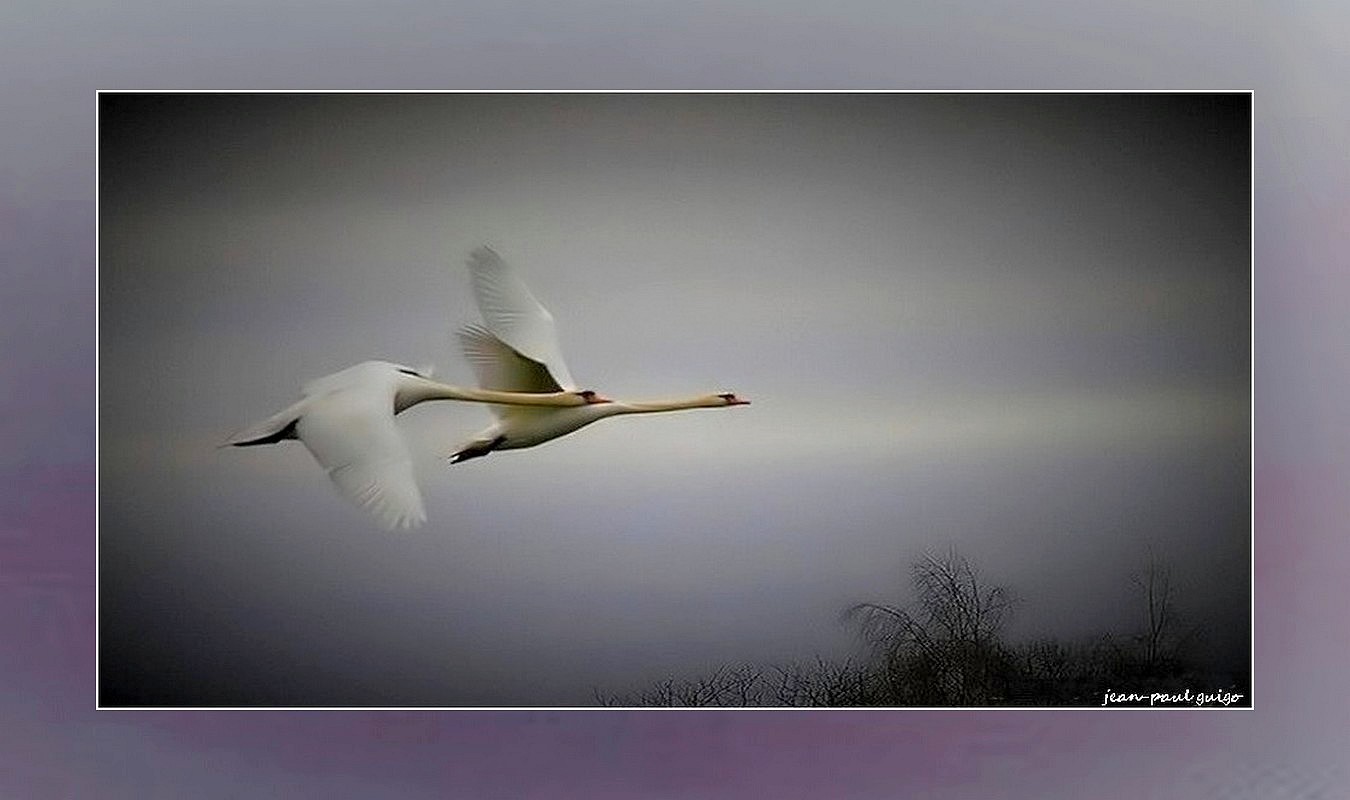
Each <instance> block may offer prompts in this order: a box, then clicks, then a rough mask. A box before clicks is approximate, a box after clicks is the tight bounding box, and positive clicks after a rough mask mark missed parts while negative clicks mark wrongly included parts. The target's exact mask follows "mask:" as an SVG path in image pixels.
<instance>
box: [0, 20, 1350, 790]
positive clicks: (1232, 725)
mask: <svg viewBox="0 0 1350 800" xmlns="http://www.w3.org/2000/svg"><path fill="white" fill-rule="evenodd" d="M826 9H827V7H826V6H822V5H818V4H805V3H772V4H770V3H750V2H742V3H736V4H714V3H673V2H655V3H644V4H623V3H611V2H595V1H591V2H571V3H521V2H507V3H455V4H431V3H424V2H409V3H396V4H388V5H384V6H381V7H379V8H378V9H377V8H375V7H369V8H365V7H361V6H356V5H349V4H334V5H327V6H320V5H318V4H299V3H292V4H276V3H257V2H244V3H236V4H232V5H230V6H228V7H221V8H213V9H208V8H205V7H197V6H186V5H185V6H179V7H158V6H156V5H153V4H148V3H141V2H133V3H127V4H120V5H102V4H94V3H82V2H70V3H60V4H44V5H38V4H35V3H27V2H21V3H18V4H9V5H7V6H6V7H5V10H3V11H0V81H3V91H0V119H3V120H4V126H3V128H0V130H3V135H2V136H0V264H3V269H4V275H5V282H4V292H3V301H0V302H2V303H3V305H2V306H0V344H2V345H3V358H0V404H3V409H4V416H3V421H2V422H0V430H3V442H2V444H3V446H2V447H0V459H3V462H2V463H3V470H4V479H5V490H4V495H3V497H4V500H3V506H2V507H3V510H4V515H3V518H0V588H2V589H3V591H2V592H0V597H2V598H3V599H2V600H0V665H3V673H0V674H3V678H4V681H3V687H0V796H4V797H22V798H30V797H31V798H48V797H72V798H74V797H79V798H85V797H113V798H119V797H128V798H130V797H137V798H140V797H208V798H214V797H291V796H326V797H333V798H337V797H376V796H399V797H550V798H554V797H571V796H575V797H590V798H606V797H625V798H627V797H653V798H655V797H660V798H672V797H701V798H706V797H745V796H771V797H782V798H794V797H802V798H805V797H842V798H882V797H923V798H977V797H978V798H983V797H991V796H997V797H1015V798H1023V797H1025V798H1071V797H1072V798H1077V797H1101V798H1117V797H1118V798H1139V797H1184V798H1253V799H1255V798H1335V797H1341V796H1344V795H1345V792H1346V787H1347V785H1348V784H1350V780H1348V777H1350V776H1347V775H1346V773H1345V768H1344V767H1342V766H1341V762H1342V760H1343V756H1344V753H1346V752H1350V724H1347V720H1350V700H1347V699H1346V697H1347V693H1346V690H1345V688H1344V687H1343V686H1341V685H1340V684H1341V680H1340V675H1341V674H1342V673H1343V672H1344V668H1345V667H1346V666H1347V664H1350V635H1347V634H1350V623H1347V622H1346V616H1345V613H1344V609H1345V605H1346V602H1345V601H1346V597H1345V586H1346V581H1345V575H1346V574H1347V571H1350V538H1347V536H1346V535H1345V531H1344V530H1343V528H1344V520H1346V519H1350V513H1347V512H1350V493H1347V492H1346V491H1345V487H1346V485H1347V482H1350V448H1347V435H1348V434H1350V428H1348V427H1347V419H1346V410H1345V403H1344V401H1343V398H1344V397H1345V396H1346V394H1347V391H1346V390H1347V388H1350V387H1347V386H1346V384H1347V383H1348V382H1350V371H1348V370H1347V369H1346V367H1347V366H1350V364H1347V361H1350V355H1347V353H1346V352H1345V351H1344V350H1343V348H1344V347H1345V346H1346V343H1347V342H1350V317H1348V316H1347V315H1346V314H1345V307H1346V294H1347V291H1348V290H1350V278H1348V277H1347V275H1350V272H1347V270H1346V264H1345V257H1344V253H1345V238H1346V234H1347V230H1348V223H1350V216H1348V214H1350V203H1347V199H1348V198H1347V195H1348V194H1350V189H1347V187H1350V161H1348V160H1347V159H1348V157H1347V150H1346V148H1345V144H1344V132H1345V130H1346V129H1347V124H1350V106H1348V105H1347V99H1346V95H1345V93H1344V91H1343V83H1344V81H1343V77H1342V76H1344V75H1345V74H1347V73H1350V55H1348V53H1347V49H1346V47H1345V45H1344V36H1343V35H1342V34H1341V33H1340V32H1341V31H1343V30H1344V29H1345V26H1346V23H1347V21H1350V20H1347V19H1346V17H1347V16H1350V15H1348V14H1347V12H1346V11H1345V10H1344V8H1343V6H1341V5H1340V4H1334V3H1330V2H1323V3H1315V2H1302V3H1281V4H1275V3H1251V4H1243V5H1239V6H1233V7H1222V8H1217V7H1214V6H1212V5H1210V4H1202V3H1199V2H1180V3H1177V2H1169V3H1162V2H1147V3H1135V4H1130V5H1128V6H1125V5H1105V4H1101V7H1098V4H1093V3H1075V4H1064V3H1055V2H1038V3H1032V4H1022V5H1017V6H1005V5H992V6H991V5H989V4H975V3H968V2H963V1H962V2H955V3H946V4H942V5H941V6H931V7H928V8H926V9H923V10H918V11H914V10H908V9H904V8H902V7H901V6H899V5H893V4H883V3H874V4H873V3H846V4H843V5H835V6H832V7H829V10H826ZM268 87H277V88H283V87H284V88H511V87H522V88H523V87H529V88H582V87H585V88H595V87H606V88H672V87H678V88H715V87H722V88H745V87H752V88H779V87H781V88H841V87H853V88H862V87H868V88H871V87H894V88H1250V89H1254V90H1255V92H1256V95H1255V127H1256V131H1255V180H1256V195H1255V258H1256V273H1255V284H1254V285H1255V297H1256V303H1255V328H1256V340H1255V349H1254V351H1255V398H1254V409H1255V415H1256V426H1255V493H1256V498H1255V517H1256V520H1255V522H1256V554H1255V555H1256V584H1255V594H1256V613H1255V626H1256V662H1255V673H1254V680H1255V684H1256V691H1255V694H1256V695H1257V696H1258V697H1259V698H1260V699H1259V702H1258V707H1257V708H1256V710H1254V711H1247V712H1242V711H1232V712H1217V713H1216V712H1213V711H1206V712H1185V711H1168V712H1163V713H1146V712H1122V713H1110V714H1101V713H1094V712H1072V713H1070V712H998V713H990V712H984V713H980V712H831V713H821V712H751V713H735V712H662V713H658V712H585V713H564V712H556V713H554V712H495V713H494V712H457V713H398V714H384V713H336V712H308V713H279V712H229V713H191V712H98V711H95V710H94V641H93V638H94V588H93V583H94V555H95V552H94V550H95V548H94V514H95V511H94V508H95V503H94V492H95V464H94V455H95V453H94V419H95V400H94V390H95V380H94V352H95V350H94V330H95V320H94V314H95V287H94V198H93V188H94V135H93V123H94V110H95V95H94V92H95V90H96V89H99V88H268Z"/></svg>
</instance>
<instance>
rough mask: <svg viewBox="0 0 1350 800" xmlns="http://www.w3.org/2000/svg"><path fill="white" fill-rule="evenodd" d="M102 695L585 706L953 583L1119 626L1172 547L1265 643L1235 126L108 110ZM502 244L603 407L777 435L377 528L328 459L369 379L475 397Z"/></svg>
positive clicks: (453, 430)
mask: <svg viewBox="0 0 1350 800" xmlns="http://www.w3.org/2000/svg"><path fill="white" fill-rule="evenodd" d="M101 106H102V111H101V116H100V235H101V242H100V272H99V291H100V349H99V357H100V418H99V422H100V459H101V461H100V481H101V482H100V509H99V510H100V528H99V531H100V558H101V561H100V566H101V570H100V615H101V630H100V647H101V650H100V656H101V680H102V691H103V696H102V700H103V702H104V703H105V704H108V703H113V704H116V703H119V702H126V703H132V704H139V703H150V704H191V705H215V704H221V705H229V704H266V705H305V704H334V705H364V704H417V705H574V704H586V703H589V702H591V701H592V699H593V698H592V691H593V689H596V688H599V689H601V690H603V691H614V692H622V691H625V690H629V689H636V688H640V687H642V686H644V685H645V684H647V683H650V682H651V681H654V680H656V679H659V678H661V677H665V676H668V675H680V674H689V673H693V672H706V671H709V670H711V669H712V668H714V667H716V666H717V665H718V664H719V663H722V662H724V661H729V660H738V661H739V660H748V661H754V662H759V663H772V662H779V661H784V660H787V659H792V658H803V657H811V656H813V655H814V654H816V653H822V654H826V655H838V654H842V653H844V652H846V651H847V650H848V649H849V648H850V647H851V646H853V638H852V635H851V633H850V631H849V630H848V629H847V628H844V627H843V626H841V625H840V623H839V620H838V614H839V612H840V610H841V609H842V608H844V607H845V606H846V605H848V604H849V603H852V602H856V601H859V600H883V601H891V602H903V601H905V600H906V599H907V595H906V592H907V589H908V587H907V585H906V583H905V571H906V569H907V565H908V564H909V562H910V561H911V560H912V559H913V558H915V557H916V556H918V555H919V554H921V553H922V552H924V551H925V550H945V549H946V548H947V547H949V546H955V547H957V548H959V549H960V550H961V551H962V552H963V553H965V554H966V555H968V556H970V557H971V558H972V559H973V560H974V561H975V562H976V563H977V564H978V565H979V566H980V567H981V568H982V570H983V571H984V573H985V575H986V576H988V577H989V578H990V579H991V580H994V581H997V582H1000V583H1006V584H1008V585H1010V586H1011V587H1013V588H1014V589H1015V590H1016V591H1017V593H1018V594H1019V595H1020V596H1021V597H1022V598H1023V602H1022V605H1021V607H1020V608H1019V611H1018V615H1017V617H1016V619H1015V622H1014V633H1015V634H1017V635H1019V636H1027V635H1035V634H1040V633H1047V634H1054V635H1059V636H1065V637H1072V636H1078V635H1086V634H1096V633H1101V632H1104V631H1106V630H1118V631H1125V630H1128V629H1130V628H1131V627H1132V626H1133V625H1135V624H1136V623H1137V621H1138V614H1139V606H1138V605H1137V604H1136V603H1135V601H1134V600H1133V599H1132V597H1131V595H1130V586H1129V575H1130V573H1131V572H1132V571H1134V570H1136V569H1138V568H1139V567H1140V566H1141V565H1142V563H1143V562H1144V560H1145V558H1146V549H1147V548H1149V547H1152V548H1154V549H1155V550H1156V551H1157V552H1159V553H1160V554H1161V555H1162V556H1163V557H1164V558H1165V559H1166V560H1168V561H1169V562H1170V563H1171V564H1172V565H1173V568H1174V571H1175V573H1176V578H1177V579H1178V582H1179V585H1180V589H1181V591H1182V599H1183V602H1184V603H1185V607H1186V611H1187V613H1188V615H1189V616H1190V617H1191V618H1192V619H1194V620H1196V621H1204V622H1207V623H1208V628H1209V632H1210V633H1209V637H1210V638H1209V642H1210V650H1211V653H1212V655H1213V657H1214V659H1215V660H1216V662H1218V663H1222V664H1224V665H1229V666H1231V665H1233V664H1245V659H1246V652H1247V647H1248V639H1247V634H1248V627H1249V624H1250V616H1249V602H1250V595H1249V592H1248V586H1249V573H1250V559H1249V548H1250V539H1249V520H1250V503H1249V491H1250V482H1249V475H1250V472H1249V470H1250V446H1249V426H1248V420H1249V413H1250V402H1249V397H1250V395H1249V385H1250V384H1249V379H1250V346H1249V332H1250V275H1249V269H1250V262H1249V252H1250V250H1249V248H1250V245H1251V240H1250V236H1249V216H1248V210H1249V202H1250V194H1249V189H1248V183H1249V178H1250V172H1249V150H1248V142H1249V115H1248V98H1247V96H1246V95H1236V96H1226V97H1220V98H1214V97H1205V96H1193V95H1192V96H1171V97H1140V96H1122V95H1114V96H1093V95H1051V96H1037V95H961V96H942V95H843V96H839V95H773V96H755V95H659V96H653V95H608V96H593V95H547V94H544V95H508V96H500V95H399V96H368V95H331V96H288V95H271V96H250V97H239V96H228V95H197V96H174V97H153V96H124V95H116V96H110V95H104V96H103V97H102V99H101ZM483 243H488V244H491V245H493V246H494V247H495V248H497V250H498V251H499V252H500V253H501V254H502V256H503V257H504V258H506V259H507V260H509V261H511V262H513V263H514V264H515V265H516V266H517V267H518V268H519V269H520V270H521V272H522V273H523V274H524V276H525V278H526V280H527V281H528V282H529V283H530V285H531V286H532V287H533V289H534V291H535V293H536V294H537V295H538V296H539V297H540V299H541V300H542V301H543V302H544V303H545V305H547V306H548V307H549V308H550V309H551V310H552V311H553V312H554V314H555V316H556V317H557V318H558V321H559V325H560V328H561V334H562V338H563V346H564V351H565V352H566V353H567V355H568V361H569V366H570V367H571V370H572V372H573V374H574V375H575V376H576V378H577V380H578V381H579V382H580V383H581V384H582V385H583V386H586V387H590V388H595V389H597V390H600V391H602V392H604V393H606V394H609V395H611V396H615V397H622V398H626V399H628V398H631V399H640V398H649V397H666V396H684V395H689V394H701V393H706V392H710V391H726V390H730V391H736V392H738V393H739V394H742V395H743V396H745V397H747V398H749V399H751V400H752V401H753V403H754V404H753V405H751V406H749V407H747V408H738V409H732V410H726V411H719V410H712V411H695V412H688V413H683V414H674V415H662V416H656V417H648V418H641V419H636V418H630V419H620V420H610V421H606V422H602V423H599V424H597V425H595V426H593V427H591V428H588V429H586V430H585V431H583V432H581V433H579V434H577V435H575V436H571V437H567V438H565V439H562V440H559V441H556V442H552V443H550V444H547V445H545V446H542V447H540V448H535V449H532V450H525V451H517V452H511V453H504V454H494V455H492V456H490V457H488V458H485V459H479V460H475V461H472V462H469V463H466V464H463V465H458V466H455V467H449V466H447V465H445V464H444V462H443V461H442V460H441V459H442V457H443V456H445V455H447V454H448V453H450V452H452V450H453V449H454V447H455V446H456V445H457V444H459V443H460V442H461V441H462V440H463V439H466V438H468V437H470V436H471V435H472V434H474V433H475V432H476V431H477V430H478V429H479V428H481V427H483V426H484V425H486V424H487V423H488V421H489V419H490V417H489V414H488V412H487V411H486V409H483V408H480V407H475V406H472V405H467V404H451V403H443V404H434V405H428V406H422V407H419V408H417V409H415V410H413V411H410V412H408V413H407V414H405V415H403V416H402V417H400V426H401V427H402V429H403V430H404V432H405V433H406V434H407V435H408V438H409V440H410V442H411V443H412V447H413V450H414V453H415V457H416V458H417V460H418V462H419V470H420V476H421V484H422V489H423V495H424V498H425V500H426V504H427V511H428V514H429V516H430V522H429V523H428V524H427V525H426V526H425V527H423V528H421V529H419V530H418V531H416V532H414V533H411V534H409V533H399V534H389V533H384V532H382V531H380V530H378V529H377V528H376V527H375V526H374V525H373V524H372V523H371V522H369V521H368V520H367V518H366V517H365V515H364V514H363V513H362V512H361V511H360V510H359V509H356V508H354V507H353V506H351V505H350V504H348V503H346V502H345V501H344V500H343V499H342V498H341V497H339V496H338V494H337V492H336V491H335V490H334V489H333V487H332V486H331V485H330V484H329V482H328V480H327V478H326V477H325V476H324V475H323V473H322V470H321V469H320V468H319V467H318V466H317V465H315V464H314V463H313V461H312V459H311V458H310V456H309V455H308V453H307V452H306V451H305V450H304V449H303V447H302V446H300V445H298V444H295V443H288V444H285V445H281V446H277V447H269V448H253V449H248V450H218V449H216V445H218V444H219V443H221V442H222V441H224V439H225V438H226V437H227V436H228V435H229V434H230V433H232V432H233V431H234V430H235V429H237V428H239V427H242V426H243V425H245V424H248V423H251V422H253V421H255V420H257V419H259V418H262V417H264V416H267V415H269V414H271V413H272V412H274V411H276V410H278V409H280V408H281V407H283V406H284V405H286V404H288V403H290V402H291V401H292V400H294V399H295V397H296V396H297V393H298V390H299V387H300V385H301V384H302V383H303V382H305V381H306V380H309V379H311V378H314V377H318V376H320V375H323V374H326V373H329V372H332V371H335V370H337V369H340V368H343V367H345V366H348V365H350V364H352V363H355V362H357V361H361V360H365V359H367V358H389V359H392V360H398V361H401V362H404V363H410V364H421V363H425V362H434V363H435V364H436V365H437V366H438V367H439V371H438V375H439V377H441V378H443V379H445V380H447V381H449V382H451V383H470V382H471V375H470V372H469V369H468V367H467V366H466V365H465V364H464V363H463V360H462V359H461V358H460V356H459V355H458V353H457V352H456V350H455V347H454V345H453V340H452V336H451V334H452V332H453V331H454V329H455V328H456V327H458V326H459V325H461V324H463V323H465V322H471V321H474V320H476V319H477V312H476V310H475V308H474V304H473V300H472V297H471V294H470V289H469V281H468V276H467V270H466V269H465V268H464V266H463V261H464V258H465V256H466V255H467V253H468V252H469V250H471V249H472V248H473V247H475V246H477V245H479V244H483Z"/></svg>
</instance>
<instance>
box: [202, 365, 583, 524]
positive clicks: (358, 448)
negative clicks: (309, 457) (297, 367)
mask: <svg viewBox="0 0 1350 800" xmlns="http://www.w3.org/2000/svg"><path fill="white" fill-rule="evenodd" d="M301 394H302V395H303V397H302V398H301V400H300V401H299V402H297V403H295V404H293V405H291V406H290V407H288V408H286V409H284V410H283V411H281V412H279V413H277V414H273V415H272V416H271V417H268V418H267V419H265V420H263V421H262V422H260V423H258V424H256V425H253V426H251V427H249V428H247V429H245V430H243V431H241V432H239V433H237V434H235V435H234V436H233V437H231V439H230V441H229V442H228V444H230V445H234V446H236V447H249V446H253V445H263V444H275V443H277V442H281V441H285V440H287V439H299V440H300V441H301V442H303V443H304V445H305V447H307V448H309V451H310V453H311V454H313V456H314V459H315V460H316V461H318V462H319V465H320V466H321V467H323V468H324V469H325V470H326V471H327V472H328V476H329V477H330V478H332V480H333V483H334V484H336V485H337V487H338V490H339V491H340V492H342V494H344V495H345V496H347V497H348V498H350V499H351V500H353V501H355V502H356V503H357V504H359V505H361V506H362V507H364V508H366V509H367V510H368V511H370V513H372V514H373V515H374V516H375V518H376V519H377V520H378V521H379V522H380V524H381V525H383V526H384V527H386V528H391V529H392V528H409V527H415V526H417V525H420V524H422V523H423V522H425V521H426V511H425V510H424V508H423V506H422V495H421V493H420V492H419V491H418V489H417V480H416V478H415V477H414V475H413V468H412V458H411V456H410V455H409V453H408V448H407V445H406V444H405V443H404V441H403V437H402V436H400V435H399V432H398V429H397V428H396V427H395V425H394V415H395V414H398V413H400V412H403V411H405V410H407V409H409V408H411V407H413V406H415V405H417V404H418V403H424V402H427V401H430V400H463V401H472V402H486V403H513V404H529V405H532V406H541V407H547V408H552V409H553V410H563V409H564V408H566V407H569V406H584V405H586V404H588V403H604V402H606V401H605V400H604V399H603V398H600V397H598V396H597V395H596V394H595V393H594V392H575V391H571V392H562V391H558V392H551V393H532V394H521V393H512V392H499V391H491V390H484V389H464V388H460V387H457V386H450V385H448V384H444V383H439V382H437V381H433V380H431V379H430V378H427V377H426V376H425V375H422V374H420V373H418V372H417V371H416V370H413V369H410V368H408V367H403V366H400V365H398V364H391V363H388V362H384V361H367V362H365V363H362V364H357V365H356V366H354V367H349V368H348V369H344V370H342V371H341V372H336V373H333V374H332V375H328V376H325V377H323V378H319V379H318V380H315V381H311V382H310V383H308V384H306V385H305V386H304V388H303V389H302V391H301Z"/></svg>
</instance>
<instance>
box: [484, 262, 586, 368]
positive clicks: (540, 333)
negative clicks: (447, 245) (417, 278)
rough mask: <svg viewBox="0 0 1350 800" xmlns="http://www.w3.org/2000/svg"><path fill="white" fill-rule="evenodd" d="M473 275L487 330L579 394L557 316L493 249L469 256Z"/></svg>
mask: <svg viewBox="0 0 1350 800" xmlns="http://www.w3.org/2000/svg"><path fill="white" fill-rule="evenodd" d="M469 274H470V276H471V277H472V278H473V293H474V297H475V299H476V300H477V301H478V310H479V311H480V312H482V314H483V322H484V323H485V326H486V328H487V330H488V331H489V332H491V333H492V335H493V336H495V337H497V338H498V339H500V340H501V341H502V342H503V343H505V344H507V345H508V346H510V347H511V348H513V349H515V350H516V352H517V353H519V354H520V355H521V356H524V357H525V358H527V359H531V360H534V361H537V362H539V363H540V364H543V365H544V367H546V368H547V369H548V372H549V374H550V376H551V377H552V378H553V380H554V381H556V383H557V386H558V387H560V388H561V389H562V390H565V391H569V392H570V391H575V390H576V388H577V387H576V383H575V382H574V381H573V380H572V374H571V373H570V372H568V370H567V364H566V362H564V361H563V356H562V347H561V345H559V343H558V328H557V325H555V324H554V322H553V315H552V314H550V313H549V312H548V309H546V308H544V306H543V305H542V304H541V303H540V302H539V301H538V300H537V299H535V296H534V294H533V293H532V292H530V289H529V287H528V286H526V285H525V282H524V281H522V280H521V279H520V276H518V275H517V274H516V273H515V271H514V270H513V269H512V268H511V267H510V266H509V265H508V264H507V263H506V262H505V261H503V260H502V259H501V257H500V256H498V255H497V253H496V252H495V251H494V250H493V249H492V248H490V247H479V248H477V249H475V250H474V251H473V252H472V253H471V254H470V255H469ZM522 391H526V390H522ZM529 391H533V390H529ZM554 391H557V390H554Z"/></svg>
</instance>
